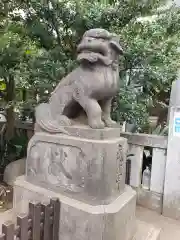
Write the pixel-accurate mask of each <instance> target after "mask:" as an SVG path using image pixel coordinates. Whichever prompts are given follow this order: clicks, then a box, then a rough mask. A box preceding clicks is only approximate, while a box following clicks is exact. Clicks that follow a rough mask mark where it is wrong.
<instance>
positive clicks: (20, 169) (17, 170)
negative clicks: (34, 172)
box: [3, 158, 26, 185]
mask: <svg viewBox="0 0 180 240" xmlns="http://www.w3.org/2000/svg"><path fill="white" fill-rule="evenodd" d="M25 165H26V159H25V158H22V159H19V160H16V161H14V162H11V163H9V164H8V165H7V166H6V168H5V171H4V177H3V180H4V182H6V183H7V184H9V185H13V184H14V181H15V180H16V178H17V177H19V176H21V175H24V174H25Z"/></svg>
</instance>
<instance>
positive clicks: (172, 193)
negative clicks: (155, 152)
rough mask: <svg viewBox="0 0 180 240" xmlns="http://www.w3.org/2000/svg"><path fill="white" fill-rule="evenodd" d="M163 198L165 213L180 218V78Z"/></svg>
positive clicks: (172, 109) (173, 99)
mask: <svg viewBox="0 0 180 240" xmlns="http://www.w3.org/2000/svg"><path fill="white" fill-rule="evenodd" d="M172 91H173V95H171V101H170V102H171V104H170V118H169V135H168V148H167V159H166V173H165V185H164V199H163V215H164V216H167V217H171V218H175V219H180V147H179V142H180V131H179V130H180V125H179V123H180V121H179V120H180V97H179V91H180V80H177V81H175V82H174V83H173V89H172Z"/></svg>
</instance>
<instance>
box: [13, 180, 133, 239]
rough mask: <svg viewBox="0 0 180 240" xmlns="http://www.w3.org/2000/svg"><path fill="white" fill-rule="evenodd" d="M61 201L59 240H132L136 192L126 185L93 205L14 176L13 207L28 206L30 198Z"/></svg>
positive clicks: (24, 208) (26, 207) (19, 208)
mask: <svg viewBox="0 0 180 240" xmlns="http://www.w3.org/2000/svg"><path fill="white" fill-rule="evenodd" d="M52 197H56V198H59V199H60V201H61V215H60V235H59V239H61V240H72V239H73V240H82V239H83V240H93V239H98V240H100V239H103V240H110V239H113V240H131V239H132V237H133V235H134V233H135V230H136V220H135V206H136V193H135V191H133V190H132V189H131V187H128V186H127V187H126V188H125V191H124V193H123V194H121V195H120V196H119V197H118V198H117V199H116V200H114V201H113V202H112V203H110V204H108V205H97V206H92V205H89V204H85V203H84V202H80V201H77V200H74V199H72V198H68V197H66V196H64V195H62V194H58V193H55V192H53V191H49V190H47V189H45V188H42V187H38V186H36V185H33V184H31V183H28V182H26V181H25V178H24V177H20V178H19V179H17V181H16V183H15V190H14V209H15V210H16V212H17V213H19V212H26V211H27V210H28V202H29V201H47V200H49V199H50V198H52Z"/></svg>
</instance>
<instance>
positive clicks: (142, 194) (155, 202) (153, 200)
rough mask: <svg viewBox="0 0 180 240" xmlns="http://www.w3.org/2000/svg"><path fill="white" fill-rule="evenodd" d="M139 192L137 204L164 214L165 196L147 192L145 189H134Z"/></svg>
mask: <svg viewBox="0 0 180 240" xmlns="http://www.w3.org/2000/svg"><path fill="white" fill-rule="evenodd" d="M133 189H135V190H136V192H137V204H138V205H140V206H142V207H144V208H148V209H151V210H153V211H156V212H158V213H159V214H162V207H163V194H160V193H156V192H152V191H148V190H145V189H143V188H133Z"/></svg>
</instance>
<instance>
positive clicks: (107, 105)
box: [101, 98, 117, 127]
mask: <svg viewBox="0 0 180 240" xmlns="http://www.w3.org/2000/svg"><path fill="white" fill-rule="evenodd" d="M111 101H112V98H108V99H104V100H102V101H101V108H102V120H103V121H104V123H105V125H106V127H115V126H117V123H116V122H115V121H113V120H112V119H111Z"/></svg>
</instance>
